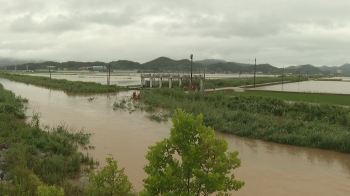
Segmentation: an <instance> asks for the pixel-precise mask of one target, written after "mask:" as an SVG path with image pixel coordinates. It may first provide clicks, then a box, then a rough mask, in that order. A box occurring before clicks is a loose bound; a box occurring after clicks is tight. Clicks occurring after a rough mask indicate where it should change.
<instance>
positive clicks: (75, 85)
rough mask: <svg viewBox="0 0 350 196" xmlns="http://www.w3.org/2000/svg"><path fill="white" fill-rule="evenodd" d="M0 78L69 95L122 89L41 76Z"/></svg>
mask: <svg viewBox="0 0 350 196" xmlns="http://www.w3.org/2000/svg"><path fill="white" fill-rule="evenodd" d="M0 77H2V78H6V79H8V80H12V81H16V82H22V83H25V84H33V85H36V86H42V87H46V88H51V89H57V90H63V91H65V92H69V93H108V92H117V91H120V90H122V89H124V88H123V87H119V86H116V85H103V84H99V83H96V82H79V81H68V80H65V79H50V78H48V77H43V76H29V75H19V74H10V73H2V72H0Z"/></svg>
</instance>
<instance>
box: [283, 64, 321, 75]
mask: <svg viewBox="0 0 350 196" xmlns="http://www.w3.org/2000/svg"><path fill="white" fill-rule="evenodd" d="M299 69H300V74H321V73H323V71H322V70H321V69H319V68H317V67H315V66H313V65H310V64H307V65H299V66H290V67H287V68H286V69H285V70H286V71H287V72H290V73H298V72H299Z"/></svg>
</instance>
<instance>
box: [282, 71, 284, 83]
mask: <svg viewBox="0 0 350 196" xmlns="http://www.w3.org/2000/svg"><path fill="white" fill-rule="evenodd" d="M283 75H284V67H283V68H282V85H283Z"/></svg>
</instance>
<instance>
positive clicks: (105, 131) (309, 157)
mask: <svg viewBox="0 0 350 196" xmlns="http://www.w3.org/2000/svg"><path fill="white" fill-rule="evenodd" d="M0 83H2V84H3V85H4V87H5V88H6V89H8V90H11V91H13V92H14V93H15V94H16V95H19V96H22V97H25V98H28V99H29V103H28V105H27V107H28V110H27V114H29V115H31V114H32V113H33V111H34V112H35V113H39V114H40V115H41V124H44V125H49V126H57V125H65V126H67V127H68V128H70V129H71V130H72V131H74V130H81V129H83V130H84V131H85V132H88V133H92V134H93V136H92V138H91V143H92V144H93V145H94V146H95V147H96V149H95V150H93V151H90V154H92V155H93V156H94V158H95V159H98V160H99V161H100V163H101V166H103V165H105V161H104V160H105V158H106V157H108V156H110V155H112V156H113V157H114V158H115V159H116V160H118V163H119V166H120V167H125V172H126V174H127V175H128V176H129V179H130V181H131V182H132V183H133V185H134V187H135V188H136V189H137V190H141V189H142V179H143V178H145V177H146V174H145V173H144V172H143V169H142V168H143V167H144V166H145V165H146V164H147V160H146V159H145V155H146V153H147V150H148V148H147V147H148V146H150V145H154V144H155V142H157V141H160V140H162V139H163V138H165V137H168V136H169V130H170V127H171V126H172V124H171V121H169V122H166V123H157V122H152V121H150V120H148V119H147V118H146V117H145V113H143V112H133V113H132V114H129V113H128V112H124V111H113V109H112V107H113V103H114V102H115V101H116V100H118V99H121V98H123V97H125V96H130V94H131V92H121V93H115V94H102V95H101V94H99V95H96V94H93V95H92V94H83V95H82V94H79V95H76V94H66V93H64V92H62V91H55V90H49V89H46V88H40V87H35V86H32V85H25V84H22V83H16V82H11V81H9V80H6V79H2V78H0ZM89 98H94V99H93V100H92V101H89V100H88V99H89ZM217 135H218V136H219V137H222V138H224V139H225V140H226V141H227V142H228V145H229V150H230V151H235V150H238V151H239V153H240V154H239V157H240V158H241V160H242V166H241V167H240V168H238V169H236V170H235V171H234V173H235V175H236V178H237V179H238V180H243V181H245V183H246V185H245V186H244V187H243V188H242V189H241V190H239V191H238V192H234V195H242V196H246V195H249V196H250V195H261V196H265V195H266V196H267V195H268V196H271V195H286V196H288V195H290V196H292V195H293V196H294V195H307V196H309V195H318V196H320V195H325V196H326V195H327V196H329V195H350V155H349V154H343V153H337V152H332V151H327V150H320V149H310V148H303V147H295V146H289V145H281V144H275V143H268V142H263V141H260V140H252V139H245V138H239V137H235V136H232V135H227V134H222V133H217Z"/></svg>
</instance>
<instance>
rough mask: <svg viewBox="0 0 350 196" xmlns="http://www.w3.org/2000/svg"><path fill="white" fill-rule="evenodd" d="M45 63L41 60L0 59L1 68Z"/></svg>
mask: <svg viewBox="0 0 350 196" xmlns="http://www.w3.org/2000/svg"><path fill="white" fill-rule="evenodd" d="M39 62H43V61H39V60H20V59H10V58H1V57H0V67H3V66H11V65H22V64H25V63H39Z"/></svg>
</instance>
